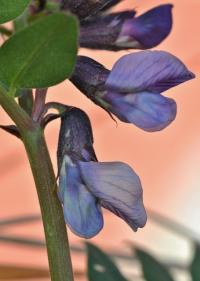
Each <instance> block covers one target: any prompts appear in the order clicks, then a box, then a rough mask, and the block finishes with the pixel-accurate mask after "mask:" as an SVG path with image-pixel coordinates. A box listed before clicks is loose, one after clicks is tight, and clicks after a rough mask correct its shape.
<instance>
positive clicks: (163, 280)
mask: <svg viewBox="0 0 200 281" xmlns="http://www.w3.org/2000/svg"><path fill="white" fill-rule="evenodd" d="M136 255H137V258H138V259H139V261H140V263H141V265H142V271H143V276H144V278H145V280H146V281H174V279H173V278H172V276H171V275H170V273H169V271H168V270H167V268H166V267H165V266H164V265H162V264H161V263H160V262H158V261H157V260H156V259H155V258H154V257H152V256H151V255H149V254H147V253H146V252H144V251H142V250H139V249H136Z"/></svg>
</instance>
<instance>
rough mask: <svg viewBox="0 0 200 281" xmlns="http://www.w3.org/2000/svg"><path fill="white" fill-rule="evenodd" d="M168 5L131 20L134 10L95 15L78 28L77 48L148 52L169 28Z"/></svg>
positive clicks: (170, 6) (163, 37) (170, 17)
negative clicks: (140, 50) (145, 50)
mask: <svg viewBox="0 0 200 281" xmlns="http://www.w3.org/2000/svg"><path fill="white" fill-rule="evenodd" d="M171 10H172V5H170V4H168V5H161V6H158V7H156V8H153V9H152V10H150V11H148V12H146V13H144V14H143V15H141V16H138V17H135V11H125V12H121V13H114V14H109V15H105V16H99V17H97V18H95V19H91V20H90V21H86V22H84V23H83V24H82V25H81V28H80V45H81V46H82V47H86V48H91V49H105V50H113V51H118V50H123V49H131V48H133V49H148V48H152V47H155V46H157V45H158V44H159V43H160V42H161V41H163V40H164V39H165V38H166V37H167V35H168V34H169V33H170V31H171V28H172V11H171Z"/></svg>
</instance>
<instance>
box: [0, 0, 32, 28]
mask: <svg viewBox="0 0 200 281" xmlns="http://www.w3.org/2000/svg"><path fill="white" fill-rule="evenodd" d="M29 2H30V0H0V23H4V22H7V21H9V20H12V19H14V18H16V17H18V16H19V15H20V14H21V13H22V12H23V11H24V10H25V8H26V7H27V6H28V4H29Z"/></svg>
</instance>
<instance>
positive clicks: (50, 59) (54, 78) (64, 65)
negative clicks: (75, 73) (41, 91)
mask: <svg viewBox="0 0 200 281" xmlns="http://www.w3.org/2000/svg"><path fill="white" fill-rule="evenodd" d="M77 38H78V25H77V21H76V19H75V17H74V16H69V15H65V14H61V13H55V14H52V15H50V16H47V17H45V18H42V19H40V20H38V21H36V22H35V23H33V24H32V25H30V26H28V27H26V28H24V29H22V30H21V31H20V32H17V33H16V34H14V35H13V36H11V37H10V39H9V40H7V41H6V42H5V44H3V46H2V47H1V48H0V83H1V84H3V85H5V86H6V87H7V88H9V89H10V91H12V92H13V89H16V88H46V87H49V86H53V85H55V84H58V83H60V82H61V81H63V80H64V79H65V78H67V77H68V76H69V75H70V74H71V72H72V70H73V67H74V64H75V61H76V53H77Z"/></svg>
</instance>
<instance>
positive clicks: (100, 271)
mask: <svg viewBox="0 0 200 281" xmlns="http://www.w3.org/2000/svg"><path fill="white" fill-rule="evenodd" d="M87 251H88V279H89V281H127V280H126V279H125V278H124V277H123V276H122V274H121V273H120V272H119V270H118V269H117V267H116V266H115V264H114V263H113V262H112V260H111V259H110V258H109V257H108V256H107V255H106V254H105V253H104V252H102V251H101V250H100V249H99V248H97V247H96V246H94V245H92V244H90V243H87Z"/></svg>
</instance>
